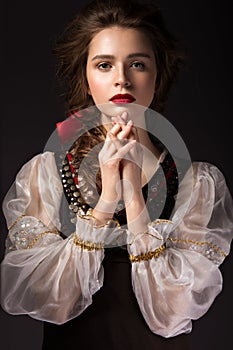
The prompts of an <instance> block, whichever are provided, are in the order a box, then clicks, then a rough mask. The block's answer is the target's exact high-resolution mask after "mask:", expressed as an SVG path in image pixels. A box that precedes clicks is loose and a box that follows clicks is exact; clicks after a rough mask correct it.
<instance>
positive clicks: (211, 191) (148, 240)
mask: <svg viewBox="0 0 233 350" xmlns="http://www.w3.org/2000/svg"><path fill="white" fill-rule="evenodd" d="M193 170H194V188H193V193H192V196H191V201H190V204H189V207H188V210H187V208H186V213H185V215H184V216H183V219H182V220H180V219H178V218H180V217H182V210H184V208H182V206H180V207H178V208H176V211H175V213H174V216H173V218H172V221H167V220H157V221H155V222H153V223H151V224H150V225H149V226H148V232H147V233H144V234H141V235H139V236H137V237H136V238H135V239H133V240H132V239H131V240H130V239H129V244H128V251H129V253H130V259H131V262H132V283H133V289H134V292H135V295H136V298H137V300H138V303H139V306H140V309H141V312H142V314H143V316H144V318H145V320H146V322H147V323H148V325H149V327H150V329H151V330H152V331H153V332H154V333H157V334H159V335H161V336H164V337H173V336H176V335H178V334H180V333H189V332H190V331H191V329H192V321H191V320H192V319H193V320H195V319H197V318H199V317H201V316H202V315H203V314H204V313H206V312H207V310H208V309H209V307H210V306H211V304H212V303H213V301H214V299H215V297H216V296H217V295H218V294H219V293H220V291H221V289H222V276H221V273H220V270H219V268H218V266H219V265H220V264H221V263H222V262H223V260H224V258H225V257H226V256H227V254H228V253H229V250H230V244H231V240H232V236H233V205H232V204H233V203H232V197H231V194H230V192H229V190H228V188H227V186H226V183H225V179H224V177H223V175H222V173H221V172H220V171H219V170H218V169H217V168H216V167H215V166H213V165H211V164H208V163H194V166H193Z"/></svg>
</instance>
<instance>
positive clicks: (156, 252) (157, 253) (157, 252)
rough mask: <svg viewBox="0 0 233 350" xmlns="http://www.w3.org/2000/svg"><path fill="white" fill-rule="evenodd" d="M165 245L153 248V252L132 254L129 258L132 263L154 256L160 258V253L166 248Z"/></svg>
mask: <svg viewBox="0 0 233 350" xmlns="http://www.w3.org/2000/svg"><path fill="white" fill-rule="evenodd" d="M165 248H166V247H165V245H164V244H163V245H161V247H159V248H157V249H155V250H153V251H152V252H148V253H146V254H140V255H130V256H129V259H130V261H131V262H132V263H134V262H141V261H144V260H151V259H153V258H158V257H159V256H160V254H161V253H162V252H163V251H164V250H165Z"/></svg>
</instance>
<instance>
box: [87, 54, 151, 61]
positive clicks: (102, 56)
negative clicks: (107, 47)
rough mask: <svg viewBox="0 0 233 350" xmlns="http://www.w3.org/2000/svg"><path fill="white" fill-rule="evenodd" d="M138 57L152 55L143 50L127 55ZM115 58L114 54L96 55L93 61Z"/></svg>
mask: <svg viewBox="0 0 233 350" xmlns="http://www.w3.org/2000/svg"><path fill="white" fill-rule="evenodd" d="M136 57H144V58H151V56H150V55H149V54H147V53H143V52H136V53H131V54H130V55H128V56H127V58H136ZM99 59H102V60H113V59H114V56H113V55H96V56H94V57H93V58H92V61H94V60H99Z"/></svg>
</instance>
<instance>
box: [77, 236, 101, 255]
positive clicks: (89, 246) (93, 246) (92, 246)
mask: <svg viewBox="0 0 233 350" xmlns="http://www.w3.org/2000/svg"><path fill="white" fill-rule="evenodd" d="M73 243H74V244H75V245H77V246H78V247H80V248H82V249H85V250H88V251H91V250H103V249H104V244H103V243H93V242H89V241H84V240H83V239H81V238H80V237H79V236H78V235H77V234H74V238H73Z"/></svg>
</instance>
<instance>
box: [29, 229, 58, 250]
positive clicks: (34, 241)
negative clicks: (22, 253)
mask: <svg viewBox="0 0 233 350" xmlns="http://www.w3.org/2000/svg"><path fill="white" fill-rule="evenodd" d="M48 233H54V234H56V235H57V234H58V235H59V231H58V230H50V231H43V232H41V233H39V234H38V235H37V236H36V237H35V238H34V239H33V241H32V243H30V244H29V245H28V246H27V249H31V248H33V247H34V245H35V244H36V243H37V242H38V241H39V239H41V237H42V236H44V235H46V234H48Z"/></svg>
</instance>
